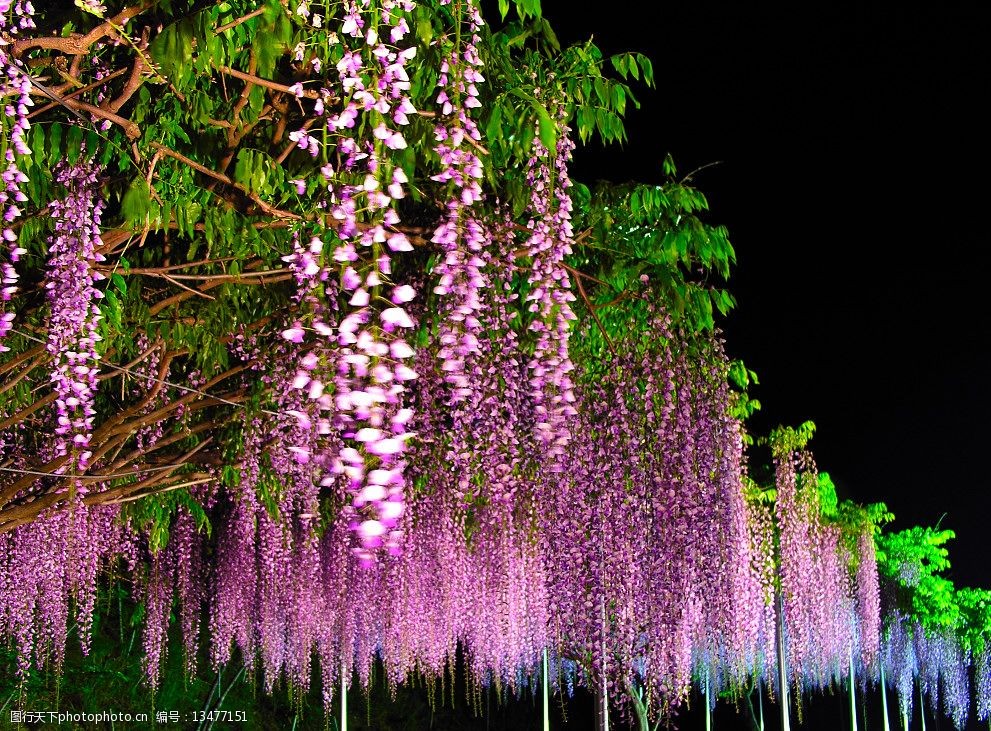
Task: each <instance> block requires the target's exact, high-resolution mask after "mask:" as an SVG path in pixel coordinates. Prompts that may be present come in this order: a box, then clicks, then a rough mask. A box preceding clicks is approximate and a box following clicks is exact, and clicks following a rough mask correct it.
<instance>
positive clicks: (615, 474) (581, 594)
mask: <svg viewBox="0 0 991 731" xmlns="http://www.w3.org/2000/svg"><path fill="white" fill-rule="evenodd" d="M653 332H654V333H655V334H659V337H658V338H657V340H656V341H655V344H653V345H652V346H650V347H646V348H644V347H642V346H641V345H639V344H637V343H634V342H629V343H627V342H624V343H620V344H619V347H618V348H617V350H618V351H619V352H620V353H621V354H620V355H617V356H615V357H614V358H613V359H612V360H610V361H608V362H607V364H606V370H605V372H604V373H603V374H601V375H597V377H596V378H594V379H589V383H588V384H587V385H584V386H582V387H581V388H580V389H579V391H578V394H577V395H578V399H577V404H578V407H579V408H578V417H577V418H576V420H575V428H576V430H579V431H580V433H581V434H582V435H583V438H582V440H580V441H576V442H574V443H573V444H572V445H571V447H570V449H569V450H568V453H567V456H566V457H564V458H562V463H563V467H564V469H563V470H562V471H561V472H560V473H557V474H556V475H555V476H554V478H553V480H551V481H550V484H549V485H548V489H547V492H546V494H545V495H544V496H543V498H542V499H543V500H545V501H546V504H547V505H548V506H549V507H546V508H542V513H543V514H544V515H545V517H544V518H543V521H542V523H543V530H544V532H545V534H546V539H545V540H546V544H545V545H546V548H545V561H546V562H547V563H548V573H549V576H548V579H549V582H550V584H549V586H548V598H549V601H550V607H549V609H550V614H551V631H552V637H553V639H554V642H555V643H557V644H558V646H559V647H560V651H561V654H562V655H564V656H567V657H578V658H589V659H590V662H589V663H588V664H587V665H586V666H585V667H584V668H583V669H582V670H581V671H580V672H581V673H583V674H584V681H585V682H586V683H588V684H590V685H591V686H592V687H596V688H599V689H600V692H601V690H602V689H603V688H605V689H606V692H607V695H608V696H609V697H610V698H612V699H615V702H622V701H621V700H620V699H621V698H623V697H627V692H626V686H627V684H628V683H629V682H632V681H636V682H637V683H639V684H642V685H643V686H646V687H647V689H648V690H649V691H650V694H651V695H652V697H654V698H655V699H657V701H658V702H659V703H661V704H662V705H667V706H671V705H677V704H678V703H680V702H681V701H683V700H684V699H685V697H686V695H687V693H688V690H689V688H690V682H691V673H692V668H693V659H694V660H696V661H697V662H698V663H699V664H700V665H703V666H704V668H705V671H706V673H707V675H708V676H709V677H710V678H711V679H712V683H713V687H714V688H715V686H716V685H719V684H721V683H722V682H723V680H722V679H723V678H726V679H727V680H726V682H727V683H728V682H729V677H730V675H733V677H739V673H740V672H741V671H740V668H741V667H742V666H744V665H746V666H747V667H748V668H749V667H751V665H749V664H748V661H750V660H752V659H753V658H754V657H755V655H756V654H757V652H758V650H759V649H761V648H759V647H758V643H759V641H760V639H761V638H766V637H768V636H771V635H773V630H772V629H771V628H769V627H766V626H765V621H766V613H765V611H764V607H763V601H762V600H761V599H757V600H756V601H753V600H751V599H749V598H748V597H747V596H746V595H747V594H751V595H753V594H756V595H757V596H758V597H760V596H761V586H760V583H759V577H758V575H757V574H756V573H755V572H754V570H753V569H752V566H753V565H754V564H755V561H754V559H753V552H754V548H753V546H752V545H751V543H750V541H749V540H748V537H747V535H746V523H747V518H746V514H745V504H744V503H743V501H742V500H736V499H732V498H731V496H732V495H734V494H737V495H739V493H740V492H741V490H742V485H741V480H742V472H741V462H740V460H739V455H740V452H741V449H742V444H741V439H742V434H741V432H740V429H739V425H738V424H734V423H733V420H732V419H731V418H730V417H729V415H728V414H729V398H728V397H729V394H728V392H727V391H726V390H725V389H724V388H722V387H720V386H718V385H717V384H718V381H717V380H716V379H713V378H712V375H713V372H719V371H721V370H722V368H723V367H724V366H723V365H721V364H722V363H723V362H724V360H723V359H724V356H723V355H722V353H721V350H720V349H719V347H718V346H717V345H716V344H710V345H709V346H707V347H705V348H704V349H703V350H702V355H701V360H702V362H703V365H701V366H697V365H694V364H693V362H692V356H691V355H690V352H689V351H688V349H687V348H684V349H682V348H680V347H678V346H677V344H678V343H679V342H681V340H680V337H679V336H677V335H676V334H675V333H672V332H671V328H670V324H669V322H668V321H667V320H666V319H665V318H663V317H658V319H657V320H656V321H655V322H654V323H653ZM695 355H696V356H698V353H696V354H695ZM632 373H637V374H643V376H644V379H645V381H646V384H647V385H646V390H645V391H644V390H641V387H640V386H639V385H638V383H637V381H636V380H635V379H632V378H630V374H632ZM740 511H744V512H742V513H741V512H740ZM647 556H650V557H653V558H651V559H650V560H645V559H644V557H647ZM738 562H739V563H741V564H742V565H741V566H740V569H739V571H738V572H737V573H736V574H735V575H733V578H732V579H730V576H731V574H730V573H729V572H727V571H726V567H727V564H731V565H736V564H737V563H738ZM576 608H580V609H579V610H576ZM744 634H748V636H744Z"/></svg>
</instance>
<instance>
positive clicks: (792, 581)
mask: <svg viewBox="0 0 991 731" xmlns="http://www.w3.org/2000/svg"><path fill="white" fill-rule="evenodd" d="M775 467H776V476H775V483H776V486H777V501H776V513H777V521H778V526H779V529H780V532H781V548H780V559H781V569H780V571H781V598H782V610H783V612H782V613H783V621H784V626H785V635H786V644H787V661H788V670H789V674H790V676H791V677H792V678H793V679H794V680H795V681H796V682H799V683H801V684H802V686H803V687H820V688H822V687H826V686H827V685H828V684H829V683H830V682H831V681H833V680H834V679H840V678H842V677H843V676H844V675H845V674H846V673H847V672H848V671H849V663H850V658H851V657H853V649H854V647H853V643H854V628H855V622H856V614H855V611H854V606H853V599H852V596H853V591H852V583H851V580H850V576H849V571H848V570H847V567H846V561H844V560H841V553H840V532H839V528H838V527H837V526H835V525H829V524H825V523H824V522H823V520H822V517H821V509H820V507H819V502H818V501H819V493H818V473H817V471H816V469H815V464H814V463H813V462H812V459H811V457H810V456H809V455H808V454H807V453H804V452H795V451H791V450H788V449H785V450H782V449H780V447H779V448H777V449H776V453H775Z"/></svg>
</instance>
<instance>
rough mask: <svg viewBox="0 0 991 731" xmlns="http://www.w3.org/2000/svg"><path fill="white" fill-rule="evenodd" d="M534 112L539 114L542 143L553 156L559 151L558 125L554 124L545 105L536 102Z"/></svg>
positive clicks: (538, 122) (538, 120)
mask: <svg viewBox="0 0 991 731" xmlns="http://www.w3.org/2000/svg"><path fill="white" fill-rule="evenodd" d="M533 110H534V111H535V112H536V113H537V124H538V126H539V135H540V142H541V143H542V144H543V145H544V147H546V148H547V149H548V150H550V151H551V153H552V154H553V152H554V151H555V150H556V149H557V125H555V124H554V120H552V119H551V115H550V114H548V113H547V109H546V108H545V107H544V105H543V104H541V103H539V102H534V103H533Z"/></svg>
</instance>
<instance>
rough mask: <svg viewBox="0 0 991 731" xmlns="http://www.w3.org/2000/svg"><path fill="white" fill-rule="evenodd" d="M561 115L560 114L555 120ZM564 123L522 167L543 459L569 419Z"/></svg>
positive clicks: (560, 444)
mask: <svg viewBox="0 0 991 731" xmlns="http://www.w3.org/2000/svg"><path fill="white" fill-rule="evenodd" d="M561 115H563V109H562V110H560V111H559V114H558V116H559V117H560V116H561ZM568 133H569V130H568V128H567V126H565V125H564V124H559V125H558V138H557V149H556V150H555V151H554V152H553V153H552V152H551V151H550V150H548V149H547V148H546V147H545V146H544V145H543V143H542V142H541V141H540V137H539V136H535V137H534V139H533V152H532V154H531V157H530V160H529V161H528V162H527V167H526V182H527V185H529V186H530V188H531V191H532V192H531V198H530V206H531V218H530V220H529V222H528V223H527V229H529V231H530V235H529V238H528V239H527V243H526V250H527V253H528V255H529V256H530V257H531V259H532V261H533V263H532V266H531V268H530V271H529V272H528V281H529V284H530V292H529V293H528V294H527V298H526V301H527V302H529V305H528V307H527V309H528V310H529V312H531V313H533V314H534V317H533V319H532V320H531V322H530V330H531V331H532V332H534V333H535V335H536V345H535V346H534V350H533V357H532V359H531V360H530V363H529V367H530V387H531V388H530V391H531V394H532V398H533V401H534V409H535V411H536V414H537V423H536V431H537V434H538V437H539V441H540V443H541V444H542V445H544V446H545V447H546V449H547V454H548V457H549V458H550V459H551V460H552V461H553V458H555V457H557V456H559V455H561V454H562V453H563V451H564V447H565V446H566V445H567V444H568V441H569V439H570V431H569V427H568V423H567V422H568V419H569V417H571V416H574V415H575V413H576V412H575V408H574V406H573V403H574V401H575V394H574V386H573V384H572V377H571V372H572V371H573V370H574V367H573V365H572V363H571V358H570V356H569V355H568V337H569V327H570V322H571V321H572V320H574V319H575V315H574V313H573V312H572V310H571V302H573V301H574V299H575V296H574V294H573V293H572V292H571V281H570V279H569V275H568V271H567V269H566V268H565V267H564V257H565V256H567V255H568V254H570V253H571V244H572V240H573V237H572V229H571V196H570V195H569V193H568V189H569V188H570V187H571V180H570V178H569V177H568V161H569V160H570V159H571V151H572V150H573V149H574V143H572V142H571V140H570V138H569V136H568Z"/></svg>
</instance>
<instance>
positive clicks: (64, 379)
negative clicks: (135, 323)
mask: <svg viewBox="0 0 991 731" xmlns="http://www.w3.org/2000/svg"><path fill="white" fill-rule="evenodd" d="M99 174H100V169H99V167H97V166H96V165H94V164H93V163H90V162H79V163H77V164H75V165H65V164H63V165H62V166H60V167H59V168H58V169H56V171H55V180H56V181H57V182H58V183H60V184H61V185H63V186H64V187H65V188H66V192H67V195H66V197H65V198H64V199H62V200H57V201H53V202H52V203H51V205H50V208H51V211H52V219H53V220H54V221H55V230H54V232H53V233H52V235H51V237H50V239H49V248H48V252H49V259H48V281H47V283H46V284H45V287H46V288H47V290H48V301H49V304H50V307H51V314H50V316H49V320H48V344H47V348H48V352H49V353H51V354H52V356H53V358H54V369H53V371H52V375H51V380H52V384H53V385H54V387H55V394H56V400H55V404H56V408H57V412H58V413H57V418H56V426H55V433H56V434H57V435H58V436H59V437H61V439H60V440H59V442H58V445H57V451H58V453H59V455H63V454H71V455H73V457H72V464H71V466H70V469H76V468H78V469H79V470H85V469H86V467H87V465H88V464H89V459H90V456H91V452H90V451H89V449H88V447H89V441H90V436H91V434H92V431H93V417H94V416H95V415H96V410H95V408H94V399H95V397H96V390H97V375H98V372H99V371H98V368H97V363H98V361H99V359H100V355H99V353H98V352H97V349H96V344H97V342H99V340H100V335H99V333H98V332H97V326H98V324H99V321H100V308H99V306H98V304H97V301H98V300H99V299H100V298H102V297H103V293H102V292H100V290H98V289H97V288H96V287H95V286H94V282H96V281H98V280H101V279H103V275H102V274H100V273H99V272H97V271H96V270H95V269H94V265H95V264H96V263H97V262H101V261H103V260H104V258H103V255H102V254H100V252H99V249H100V247H101V245H102V241H101V239H100V216H101V213H102V211H103V200H102V199H101V198H100V181H99Z"/></svg>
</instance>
